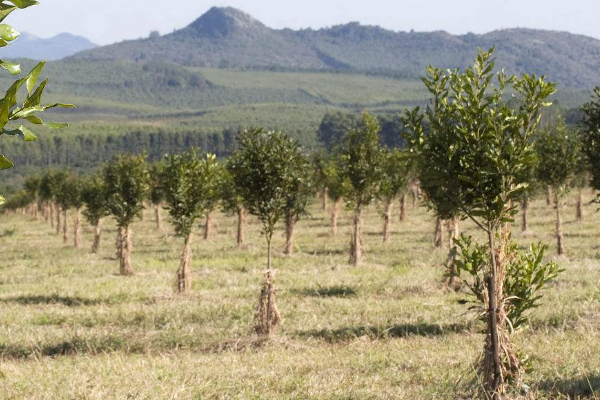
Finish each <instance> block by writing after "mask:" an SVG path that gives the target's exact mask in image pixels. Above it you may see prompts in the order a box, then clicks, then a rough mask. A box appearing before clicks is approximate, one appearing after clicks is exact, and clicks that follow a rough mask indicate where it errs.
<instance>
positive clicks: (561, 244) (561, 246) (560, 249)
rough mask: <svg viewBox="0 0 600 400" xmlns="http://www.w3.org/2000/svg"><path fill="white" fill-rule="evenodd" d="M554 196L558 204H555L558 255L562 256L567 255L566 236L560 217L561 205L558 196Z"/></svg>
mask: <svg viewBox="0 0 600 400" xmlns="http://www.w3.org/2000/svg"><path fill="white" fill-rule="evenodd" d="M555 192H558V191H555ZM554 196H555V197H554V200H555V202H556V204H555V207H556V243H557V251H558V255H559V256H561V255H563V254H565V247H564V236H563V231H562V218H561V216H560V208H561V207H560V206H561V204H560V203H559V199H558V194H557V193H555V195H554Z"/></svg>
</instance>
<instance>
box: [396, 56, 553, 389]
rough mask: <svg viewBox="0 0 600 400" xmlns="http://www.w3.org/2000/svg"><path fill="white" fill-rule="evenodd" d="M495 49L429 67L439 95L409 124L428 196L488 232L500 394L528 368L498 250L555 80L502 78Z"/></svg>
mask: <svg viewBox="0 0 600 400" xmlns="http://www.w3.org/2000/svg"><path fill="white" fill-rule="evenodd" d="M492 51H493V50H490V51H488V52H483V51H480V53H479V55H478V56H477V58H476V60H475V63H474V66H473V67H472V68H468V69H466V70H465V71H464V72H460V71H458V70H450V71H447V72H442V70H440V69H438V68H433V67H429V68H428V69H427V76H426V78H424V79H423V82H424V83H425V85H426V87H427V89H428V90H429V92H430V93H431V94H432V95H433V98H432V100H431V102H430V105H429V106H428V108H427V110H426V111H425V115H423V114H421V113H420V111H419V109H418V108H417V109H415V110H414V111H412V112H407V115H406V119H405V123H406V125H407V127H408V130H409V133H408V134H407V135H406V138H407V141H408V142H409V147H410V150H411V152H413V153H414V155H415V161H416V162H417V165H418V167H417V168H418V176H419V180H420V182H421V185H422V189H423V191H424V192H425V194H426V195H427V198H428V201H429V202H431V203H432V204H434V205H435V207H436V208H437V209H438V211H442V212H447V213H454V212H456V211H457V212H458V213H459V215H460V216H462V217H463V218H470V219H471V220H472V221H473V222H474V223H475V224H476V225H477V226H478V227H479V228H480V229H481V230H482V231H484V232H485V233H486V235H487V239H488V240H487V248H488V249H489V253H488V256H489V261H488V262H486V263H485V264H482V265H485V267H486V269H485V271H484V281H485V287H486V291H487V295H488V297H487V298H486V304H485V306H486V308H487V310H486V311H487V325H488V329H487V337H486V341H485V346H484V357H483V362H482V369H483V380H484V388H485V390H486V393H487V395H488V396H490V397H492V398H494V399H500V398H501V396H502V393H503V391H504V389H505V382H506V380H507V379H510V378H513V379H518V378H519V375H520V373H521V372H522V369H521V364H520V363H519V362H518V358H517V356H516V353H515V352H514V349H513V346H512V345H511V344H510V341H509V338H508V335H507V334H506V331H505V329H504V327H505V324H506V318H505V315H506V310H505V306H506V302H505V296H504V293H503V284H502V283H503V282H504V278H505V276H504V273H505V265H503V263H502V261H503V260H501V259H499V258H497V257H496V254H498V252H499V251H500V250H499V249H500V248H501V247H502V246H504V245H505V243H504V242H502V241H501V242H500V246H499V245H498V244H497V243H496V238H497V235H498V234H499V230H500V229H501V228H502V227H503V225H504V222H505V221H507V220H510V218H512V216H513V215H514V214H515V212H516V211H515V210H514V209H513V208H510V206H509V205H510V203H511V201H512V200H514V199H516V198H517V197H518V195H519V194H520V192H521V191H522V189H523V186H524V185H523V182H522V176H523V171H524V170H525V169H526V168H527V167H528V166H529V165H530V164H531V162H532V160H533V159H534V149H533V146H532V143H531V142H532V140H531V137H532V135H533V134H534V132H535V131H536V128H537V125H538V123H539V112H540V110H541V109H542V107H544V106H547V105H549V104H548V103H547V102H546V101H547V100H546V99H547V98H548V96H550V95H551V94H553V93H554V92H555V86H554V85H553V84H551V83H547V82H546V81H545V79H544V78H537V77H536V76H534V75H527V74H524V75H523V76H522V77H521V78H517V77H514V76H510V77H509V76H507V75H506V74H505V73H504V71H501V72H499V73H497V74H496V79H495V80H494V73H493V70H494V64H495V63H494V60H493V59H492ZM493 80H494V83H492V81H493ZM507 91H513V92H514V94H515V98H516V100H517V101H518V103H519V104H517V107H516V108H511V107H509V106H508V104H507V103H506V101H505V93H506V92H507ZM425 118H426V122H427V123H428V124H429V126H428V134H424V132H425V126H424V122H425V121H424V119H425Z"/></svg>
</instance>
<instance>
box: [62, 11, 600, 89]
mask: <svg viewBox="0 0 600 400" xmlns="http://www.w3.org/2000/svg"><path fill="white" fill-rule="evenodd" d="M492 46H496V57H497V59H498V65H499V66H502V67H506V69H507V71H508V72H510V73H517V74H520V73H522V72H527V73H535V74H538V75H546V76H548V78H549V79H550V80H553V81H556V82H558V83H559V84H560V85H562V86H565V87H573V88H587V87H591V86H593V85H594V84H596V83H597V82H596V81H597V80H600V78H598V77H597V76H598V71H600V40H597V39H594V38H591V37H588V36H584V35H576V34H571V33H568V32H559V31H544V30H536V29H530V28H508V29H501V30H495V31H492V32H489V33H486V34H473V33H467V34H464V35H452V34H450V33H448V32H445V31H433V32H414V31H410V32H405V31H393V30H389V29H384V28H381V27H379V26H371V25H362V24H360V23H357V22H351V23H348V24H340V25H335V26H332V27H328V28H320V29H310V28H309V29H301V30H292V29H288V28H286V29H272V28H269V27H267V26H266V25H264V24H263V23H262V22H260V21H258V20H256V19H255V18H253V17H252V16H250V15H249V14H246V13H245V12H243V11H240V10H238V9H235V8H231V7H225V8H219V7H213V8H211V9H210V10H209V11H207V12H206V13H205V14H203V15H202V16H200V17H199V18H197V19H196V20H194V21H193V22H192V23H190V24H189V25H188V26H186V27H184V28H182V29H179V30H177V31H175V32H173V33H170V34H166V35H163V36H152V37H149V38H146V39H138V40H129V41H124V42H120V43H116V44H112V45H108V46H103V47H98V48H95V49H91V50H86V51H83V52H80V53H77V54H75V55H74V56H72V57H73V58H75V59H88V60H104V61H107V60H108V61H115V60H120V61H122V60H129V61H134V62H138V61H147V60H152V59H162V60H165V61H168V62H172V63H176V64H181V65H184V66H188V67H211V68H242V69H248V68H250V69H274V70H293V71H346V72H347V71H351V72H357V73H365V74H380V75H389V76H393V77H399V78H408V79H416V78H419V77H420V76H422V75H423V73H424V71H425V68H426V66H427V65H428V64H433V65H436V66H439V67H443V68H460V67H465V66H467V65H470V64H471V62H472V60H473V58H474V56H475V54H476V51H477V48H478V47H479V48H485V49H487V48H490V47H492Z"/></svg>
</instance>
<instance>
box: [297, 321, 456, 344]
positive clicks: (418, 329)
mask: <svg viewBox="0 0 600 400" xmlns="http://www.w3.org/2000/svg"><path fill="white" fill-rule="evenodd" d="M467 329H468V326H467V325H465V324H448V325H439V324H429V323H424V322H422V323H415V324H399V325H393V326H388V327H385V326H384V327H382V326H354V327H342V328H338V329H321V330H306V331H299V332H297V335H298V336H299V337H302V338H307V337H312V338H315V339H321V340H325V341H327V342H329V343H338V342H346V341H350V340H353V339H357V338H360V337H368V338H371V339H391V338H404V337H409V336H442V335H446V334H448V333H456V332H462V331H465V330H467Z"/></svg>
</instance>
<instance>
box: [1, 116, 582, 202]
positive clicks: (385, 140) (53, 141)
mask: <svg viewBox="0 0 600 400" xmlns="http://www.w3.org/2000/svg"><path fill="white" fill-rule="evenodd" d="M559 115H562V116H563V117H564V118H565V119H566V122H567V123H568V124H569V125H578V123H579V122H580V119H581V116H580V112H579V111H576V110H561V109H560V108H558V107H553V108H552V109H550V110H549V111H547V112H546V113H545V116H544V120H545V123H546V124H549V125H553V124H554V123H555V120H556V118H557V117H558V116H559ZM400 117H401V113H400V112H387V113H381V114H379V115H378V116H377V118H378V119H379V123H380V125H381V132H380V138H381V139H380V140H381V144H382V145H385V146H387V147H389V148H402V147H403V146H404V140H403V139H402V136H401V134H400V132H402V130H403V129H404V127H403V124H402V121H401V118H400ZM361 120H362V118H361V113H360V112H329V113H327V114H325V116H324V117H323V119H322V121H321V124H320V126H319V128H318V130H317V132H316V134H315V139H314V144H313V145H312V146H308V147H311V148H318V147H322V148H325V149H326V150H327V151H332V150H333V149H334V148H335V147H336V145H337V144H339V143H340V142H341V139H342V137H343V136H344V134H345V133H346V132H347V131H348V130H349V129H353V128H357V127H359V126H360V123H361ZM239 131H240V128H237V129H226V130H224V131H222V132H206V131H202V130H198V129H189V130H186V129H185V128H182V129H164V128H151V127H143V128H139V129H136V130H131V131H127V132H122V131H116V132H111V133H100V132H96V131H94V132H86V133H81V134H76V135H62V134H61V133H60V132H59V133H56V134H54V135H52V136H47V135H39V138H38V140H37V141H36V142H28V143H24V142H22V141H21V140H18V139H17V138H14V139H13V140H10V139H7V140H5V141H4V142H3V143H2V153H3V154H6V155H9V156H10V159H11V160H12V161H13V162H14V163H15V165H16V167H15V168H14V169H12V170H9V171H5V172H4V174H3V178H2V182H1V183H0V189H2V190H3V191H4V192H5V193H10V192H13V191H14V190H17V189H19V188H20V187H21V185H22V177H23V176H25V175H28V174H31V173H33V172H34V171H35V170H36V169H38V168H48V167H56V168H64V169H70V170H73V171H77V172H81V173H84V172H87V171H89V170H91V169H94V168H96V167H98V166H99V165H100V164H102V163H104V162H106V161H107V160H110V159H111V158H112V157H113V156H114V155H116V154H121V153H130V154H139V153H142V152H145V153H146V154H147V155H148V159H149V160H150V161H156V160H159V159H161V158H162V157H163V156H164V155H165V154H169V153H171V154H173V153H181V152H182V151H184V150H185V149H188V148H190V147H195V148H198V149H199V150H200V151H202V152H210V153H213V154H216V155H217V157H219V158H223V157H227V156H228V155H229V154H230V153H231V152H232V151H233V150H235V148H236V146H237V141H236V136H237V135H238V133H239ZM295 134H296V135H297V134H299V132H295ZM291 135H292V136H294V133H291Z"/></svg>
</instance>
